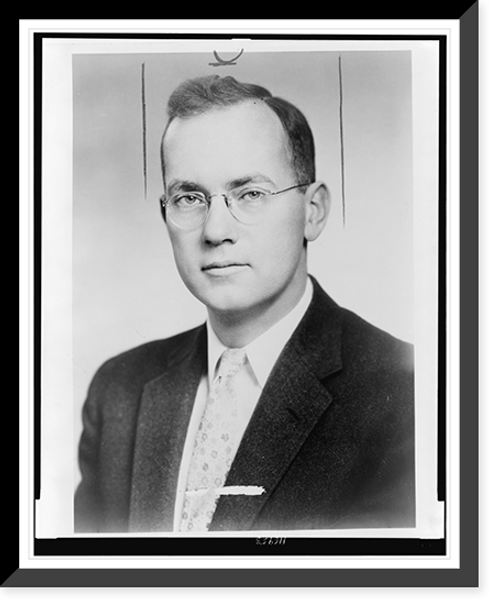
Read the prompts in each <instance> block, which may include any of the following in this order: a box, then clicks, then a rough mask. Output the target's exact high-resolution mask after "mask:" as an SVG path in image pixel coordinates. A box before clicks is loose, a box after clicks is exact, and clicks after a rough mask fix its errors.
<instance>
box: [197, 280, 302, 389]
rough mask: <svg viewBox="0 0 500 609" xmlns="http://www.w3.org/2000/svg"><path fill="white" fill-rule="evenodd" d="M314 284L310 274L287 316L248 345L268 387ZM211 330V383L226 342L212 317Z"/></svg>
mask: <svg viewBox="0 0 500 609" xmlns="http://www.w3.org/2000/svg"><path fill="white" fill-rule="evenodd" d="M312 295H313V286H312V282H311V279H310V278H309V277H308V278H307V283H306V289H305V291H304V294H303V295H302V297H301V299H300V300H299V302H298V303H297V304H296V305H295V307H294V308H293V309H292V310H291V311H290V312H289V313H288V314H287V315H285V317H283V318H282V319H280V321H278V323H276V324H275V325H274V326H272V327H271V328H269V330H267V332H264V334H261V335H260V336H259V337H257V338H256V339H255V340H254V341H252V342H251V343H250V344H248V345H247V346H246V347H245V350H246V352H247V357H248V361H249V363H250V366H251V368H252V370H253V372H254V374H255V377H256V379H257V381H258V383H259V385H260V387H261V388H262V387H264V385H265V383H266V381H267V379H268V377H269V375H270V373H271V370H272V368H273V366H274V364H275V363H276V360H277V359H278V357H279V355H280V353H281V351H282V350H283V347H284V346H285V344H286V343H287V342H288V340H289V339H290V337H291V336H292V334H293V333H294V331H295V329H296V328H297V326H298V325H299V323H300V321H301V319H302V317H303V316H304V313H305V312H306V310H307V308H308V307H309V304H310V303H311V300H312ZM207 331H208V372H209V376H208V379H209V383H211V382H212V379H213V378H214V375H215V367H216V365H217V362H218V361H219V358H220V356H221V355H222V353H223V351H225V350H226V348H227V347H226V346H225V345H224V344H223V343H222V342H221V341H220V339H219V337H218V336H217V334H216V333H215V331H214V329H213V328H212V325H211V323H210V319H208V320H207Z"/></svg>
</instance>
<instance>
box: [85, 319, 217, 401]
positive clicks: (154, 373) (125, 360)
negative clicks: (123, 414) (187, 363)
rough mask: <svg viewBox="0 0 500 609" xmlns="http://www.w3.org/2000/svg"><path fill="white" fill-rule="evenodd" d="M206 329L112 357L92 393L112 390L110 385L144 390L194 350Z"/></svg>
mask: <svg viewBox="0 0 500 609" xmlns="http://www.w3.org/2000/svg"><path fill="white" fill-rule="evenodd" d="M204 329H205V326H204V325H202V326H199V327H197V328H193V329H190V330H187V331H185V332H182V333H180V334H176V335H175V336H171V337H168V338H164V339H159V340H155V341H150V342H147V343H143V344H142V345H138V346H137V347H133V348H131V349H128V350H127V351H123V352H121V353H119V354H117V355H115V356H113V357H111V358H110V359H108V360H106V361H105V362H104V363H103V364H102V365H101V366H100V367H99V368H98V370H97V372H96V373H95V375H94V378H93V380H92V383H91V390H92V388H94V389H98V388H99V387H102V386H103V385H105V386H108V387H109V385H110V384H112V385H115V386H116V385H119V386H121V387H123V388H131V387H132V386H138V387H143V386H144V385H145V384H146V383H148V382H149V381H150V380H152V379H154V378H156V377H158V376H160V375H161V374H163V373H164V372H165V371H166V370H167V369H168V367H169V366H170V365H171V363H172V362H175V361H176V360H177V359H178V358H179V357H182V356H183V354H185V353H186V352H189V351H190V350H191V349H192V348H194V346H195V344H196V341H197V340H198V339H199V337H200V335H201V333H202V332H203V331H204Z"/></svg>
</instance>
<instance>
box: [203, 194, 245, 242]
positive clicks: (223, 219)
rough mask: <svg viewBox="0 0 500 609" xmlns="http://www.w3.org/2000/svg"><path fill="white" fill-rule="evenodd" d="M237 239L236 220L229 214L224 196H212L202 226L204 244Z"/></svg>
mask: <svg viewBox="0 0 500 609" xmlns="http://www.w3.org/2000/svg"><path fill="white" fill-rule="evenodd" d="M237 237H238V227H237V220H236V219H235V218H234V216H233V215H232V214H231V211H230V210H229V205H228V203H227V199H226V196H225V195H212V197H211V198H210V205H209V207H208V212H207V217H206V219H205V224H204V225H203V239H204V241H205V242H206V243H222V242H223V241H235V240H236V239H237Z"/></svg>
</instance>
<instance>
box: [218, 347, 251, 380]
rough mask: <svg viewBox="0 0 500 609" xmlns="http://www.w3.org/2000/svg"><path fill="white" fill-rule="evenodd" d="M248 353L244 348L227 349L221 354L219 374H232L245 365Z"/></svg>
mask: <svg viewBox="0 0 500 609" xmlns="http://www.w3.org/2000/svg"><path fill="white" fill-rule="evenodd" d="M246 357H247V354H246V351H245V350H244V349H226V350H225V351H224V353H223V354H222V355H221V358H220V363H219V372H218V374H219V376H232V375H233V374H236V372H237V371H238V370H239V369H240V368H241V367H242V366H243V364H244V363H245V360H246Z"/></svg>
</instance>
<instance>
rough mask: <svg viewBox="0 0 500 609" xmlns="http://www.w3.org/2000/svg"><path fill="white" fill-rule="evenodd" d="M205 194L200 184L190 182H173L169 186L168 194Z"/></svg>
mask: <svg viewBox="0 0 500 609" xmlns="http://www.w3.org/2000/svg"><path fill="white" fill-rule="evenodd" d="M193 191H196V192H200V191H201V192H203V191H204V188H202V187H201V186H200V185H199V184H198V183H196V182H191V181H189V180H172V182H170V183H169V184H168V186H167V194H171V193H173V192H193Z"/></svg>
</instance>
